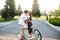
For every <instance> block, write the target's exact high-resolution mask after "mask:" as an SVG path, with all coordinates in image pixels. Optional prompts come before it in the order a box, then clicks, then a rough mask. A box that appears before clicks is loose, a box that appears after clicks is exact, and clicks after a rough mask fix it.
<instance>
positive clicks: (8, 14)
mask: <svg viewBox="0 0 60 40" xmlns="http://www.w3.org/2000/svg"><path fill="white" fill-rule="evenodd" d="M4 7H5V8H4V11H3V13H2V17H3V18H5V19H6V20H11V19H12V18H14V16H15V15H16V13H15V11H16V9H15V1H14V0H6V5H5V6H4Z"/></svg>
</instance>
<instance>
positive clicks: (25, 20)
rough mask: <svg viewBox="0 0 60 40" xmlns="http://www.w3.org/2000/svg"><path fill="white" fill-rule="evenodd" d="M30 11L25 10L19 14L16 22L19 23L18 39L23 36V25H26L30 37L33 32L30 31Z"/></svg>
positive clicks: (21, 38)
mask: <svg viewBox="0 0 60 40" xmlns="http://www.w3.org/2000/svg"><path fill="white" fill-rule="evenodd" d="M31 16H32V12H31V11H28V10H25V11H24V13H22V14H21V16H20V19H19V22H18V24H19V25H20V40H23V37H24V27H25V26H27V27H28V32H29V34H30V38H32V37H33V36H32V35H33V32H32V28H31V26H32V22H31V21H32V17H31Z"/></svg>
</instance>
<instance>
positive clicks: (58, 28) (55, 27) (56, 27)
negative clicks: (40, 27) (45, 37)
mask: <svg viewBox="0 0 60 40" xmlns="http://www.w3.org/2000/svg"><path fill="white" fill-rule="evenodd" d="M35 20H40V19H35ZM40 21H42V22H44V23H46V24H48V25H50V26H51V27H53V28H54V29H56V30H57V31H59V32H60V26H54V25H52V24H50V23H49V22H48V21H43V20H40Z"/></svg>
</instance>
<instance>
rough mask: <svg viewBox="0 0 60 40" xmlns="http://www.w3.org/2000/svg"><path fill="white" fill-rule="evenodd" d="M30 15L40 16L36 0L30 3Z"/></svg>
mask: <svg viewBox="0 0 60 40" xmlns="http://www.w3.org/2000/svg"><path fill="white" fill-rule="evenodd" d="M32 15H33V16H36V17H40V16H41V14H40V9H39V5H38V2H37V0H34V2H33V5H32Z"/></svg>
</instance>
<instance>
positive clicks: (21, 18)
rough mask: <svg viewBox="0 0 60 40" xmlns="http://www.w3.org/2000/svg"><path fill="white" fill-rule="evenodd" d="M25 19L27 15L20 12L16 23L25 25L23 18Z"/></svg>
mask: <svg viewBox="0 0 60 40" xmlns="http://www.w3.org/2000/svg"><path fill="white" fill-rule="evenodd" d="M26 19H27V15H25V13H22V14H21V16H20V18H19V22H18V24H20V25H25V22H24V20H26Z"/></svg>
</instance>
